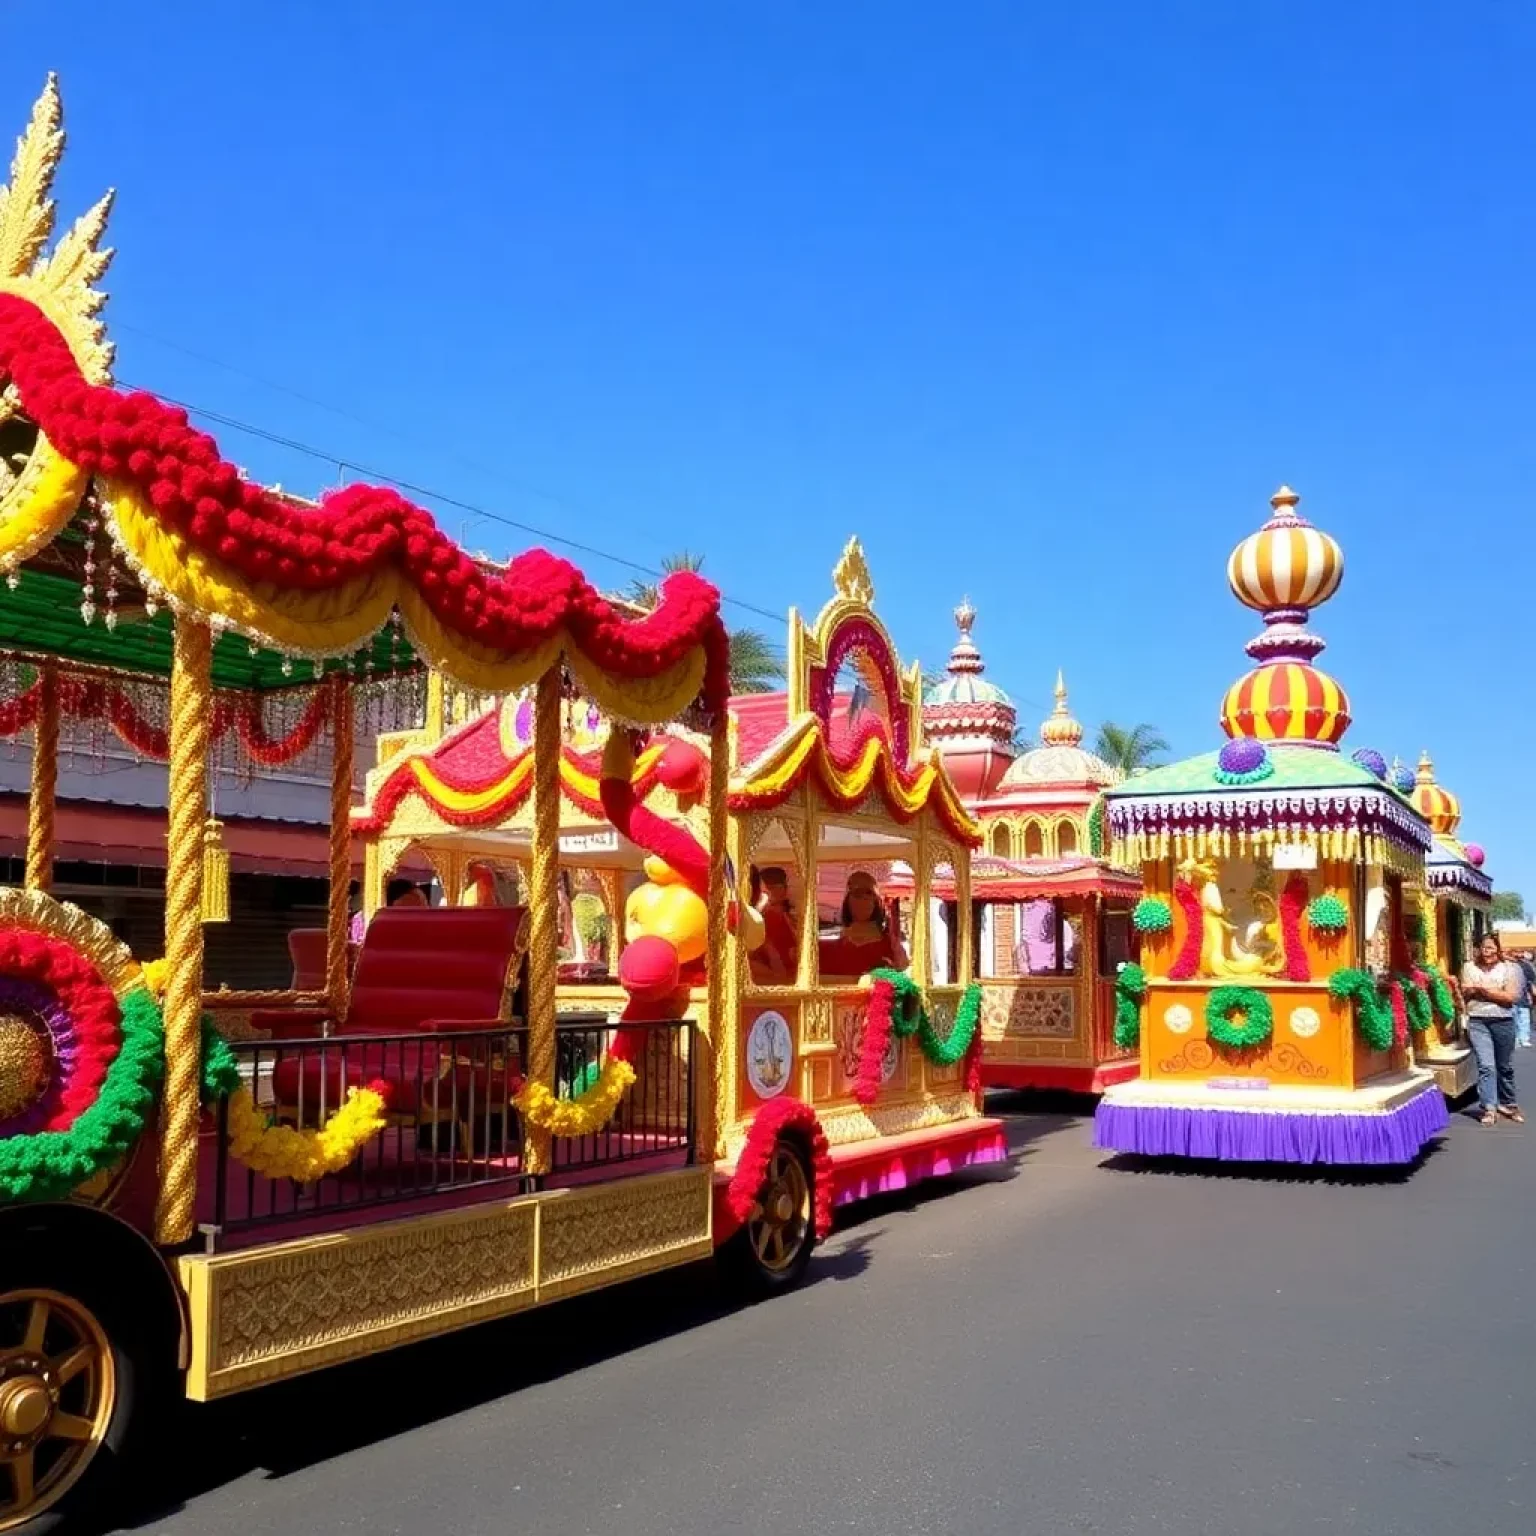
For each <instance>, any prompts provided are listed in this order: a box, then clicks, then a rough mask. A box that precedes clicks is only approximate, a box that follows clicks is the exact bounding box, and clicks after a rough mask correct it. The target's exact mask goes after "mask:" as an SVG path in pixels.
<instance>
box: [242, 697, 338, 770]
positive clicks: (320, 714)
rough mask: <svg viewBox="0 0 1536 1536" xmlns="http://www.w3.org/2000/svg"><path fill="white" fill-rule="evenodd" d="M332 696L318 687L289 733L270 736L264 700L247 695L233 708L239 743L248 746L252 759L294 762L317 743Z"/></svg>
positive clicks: (267, 763)
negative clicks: (263, 709) (262, 711)
mask: <svg viewBox="0 0 1536 1536" xmlns="http://www.w3.org/2000/svg"><path fill="white" fill-rule="evenodd" d="M330 702H331V701H330V697H329V695H328V694H327V692H326V690H325V689H324V688H317V689H315V691H314V695H313V696H312V697H311V699H310V701H309V703H308V704H307V705H306V706H305V708H304V712H303V714H301V715H300V716H299V718H298V720H297V722H296V723H295V724H294V727H293V729H292V730H291V731H289V732H288V734H287V735H286V736H275V737H274V736H268V735H267V728H266V725H265V724H264V723H263V721H262V718H261V701H260V700H259V699H257V698H255V697H254V696H251V695H247V696H246V697H245V698H244V699H243V700H242V701H241V703H240V705H239V706H238V707H237V708H236V709H235V711H234V719H235V731H236V733H237V734H238V735H239V737H240V745H241V746H242V747H244V748H245V750H246V753H247V755H248V756H249V757H250V759H251V761H252V762H255V763H260V764H262V766H263V767H267V768H276V767H278V766H279V765H281V764H283V763H291V762H292V761H293V760H294V758H296V757H300V756H302V755H303V754H304V753H305V752H307V751H308V750H309V749H310V747H311V746H313V745H314V740H315V737H317V736H318V735H319V734H320V728H321V727H322V726H323V725H324V724H325V720H326V715H327V714H328V712H329V709H328V706H329V705H330Z"/></svg>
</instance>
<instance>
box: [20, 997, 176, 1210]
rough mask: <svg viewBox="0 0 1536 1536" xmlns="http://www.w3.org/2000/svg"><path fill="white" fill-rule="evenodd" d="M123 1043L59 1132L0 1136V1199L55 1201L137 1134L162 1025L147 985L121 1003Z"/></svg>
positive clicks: (161, 1062) (161, 1047)
mask: <svg viewBox="0 0 1536 1536" xmlns="http://www.w3.org/2000/svg"><path fill="white" fill-rule="evenodd" d="M122 1010H123V1020H122V1031H123V1042H122V1045H121V1046H120V1047H119V1048H118V1052H117V1055H116V1056H114V1057H113V1058H112V1065H111V1066H110V1067H108V1068H107V1075H106V1077H105V1078H103V1080H102V1084H101V1092H100V1093H99V1094H97V1096H96V1100H95V1102H94V1103H93V1104H92V1105H91V1106H90V1108H89V1109H86V1110H83V1111H82V1112H81V1113H80V1114H79V1115H78V1116H77V1117H76V1119H75V1123H74V1124H73V1125H71V1126H70V1128H69V1129H68V1130H67V1131H38V1132H36V1133H34V1134H32V1135H29V1136H13V1137H11V1138H10V1139H9V1140H7V1141H0V1204H7V1203H10V1202H12V1201H20V1200H62V1199H63V1198H64V1197H65V1196H66V1195H68V1194H69V1193H70V1192H71V1191H72V1190H74V1189H77V1188H78V1187H79V1186H80V1185H81V1184H84V1183H85V1182H86V1180H87V1179H91V1178H94V1177H95V1176H96V1175H97V1174H98V1173H100V1172H101V1171H102V1169H104V1168H110V1167H111V1166H112V1164H113V1163H115V1162H117V1160H118V1159H119V1158H120V1157H123V1156H124V1155H125V1154H126V1153H127V1152H128V1151H129V1149H130V1148H131V1147H132V1146H133V1144H134V1142H135V1141H137V1140H138V1138H139V1136H140V1135H141V1134H142V1132H143V1130H144V1127H145V1125H146V1124H147V1123H148V1121H149V1118H150V1115H151V1113H152V1112H153V1110H154V1106H155V1090H156V1089H157V1088H158V1087H159V1086H160V1077H161V1074H162V1073H163V1072H164V1070H165V1025H164V1023H163V1021H162V1019H161V1017H160V1010H159V1008H158V1007H156V1005H155V1000H154V998H152V997H151V996H150V995H149V989H148V988H147V987H144V986H136V987H135V988H134V989H133V990H132V991H131V992H129V993H128V995H127V996H126V997H125V998H124V999H123V1000H122Z"/></svg>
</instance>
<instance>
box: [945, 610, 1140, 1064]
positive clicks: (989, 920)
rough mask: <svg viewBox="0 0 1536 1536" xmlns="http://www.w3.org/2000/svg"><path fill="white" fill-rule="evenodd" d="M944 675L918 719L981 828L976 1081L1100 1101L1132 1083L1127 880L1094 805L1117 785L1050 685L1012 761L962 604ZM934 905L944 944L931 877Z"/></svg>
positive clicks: (1131, 878)
mask: <svg viewBox="0 0 1536 1536" xmlns="http://www.w3.org/2000/svg"><path fill="white" fill-rule="evenodd" d="M955 623H956V624H957V626H958V627H959V630H960V634H959V638H958V639H957V641H956V643H955V646H954V649H953V650H952V651H951V652H950V657H949V663H948V666H947V668H946V675H945V677H944V678H943V679H941V680H940V681H939V682H937V683H935V684H934V686H933V687H931V688H930V689H929V690H928V692H927V695H926V697H925V702H924V707H923V718H924V724H925V726H926V728H927V731H928V735H929V739H930V740H932V741H934V742H935V743H937V745H938V748H939V751H940V754H941V755H942V757H943V759H944V764H945V767H946V768H948V769H949V771H950V774H951V777H953V778H954V780H955V783H956V785H957V787H959V788H960V790H961V792H962V794H963V795H964V796H965V800H966V804H967V806H968V807H969V809H970V811H971V814H972V815H973V816H975V817H976V819H977V821H978V822H980V824H981V830H982V847H983V849H984V852H982V853H981V854H979V855H977V856H976V857H974V858H973V859H972V860H971V875H970V883H971V900H972V903H973V905H974V909H975V910H974V916H973V933H974V938H975V955H974V964H975V972H976V977H977V980H978V981H979V983H980V985H981V991H982V1010H981V1020H982V1057H981V1075H982V1081H983V1083H984V1084H985V1085H986V1086H987V1087H992V1088H1059V1089H1066V1090H1068V1091H1073V1092H1092V1093H1098V1092H1101V1091H1102V1090H1103V1089H1105V1088H1107V1087H1108V1086H1109V1085H1110V1084H1111V1083H1115V1082H1123V1081H1125V1080H1126V1079H1127V1078H1130V1077H1134V1076H1135V1075H1136V1073H1137V1070H1138V1066H1137V1060H1136V1052H1135V1050H1134V1049H1133V1048H1130V1047H1127V1046H1124V1045H1122V1044H1120V1043H1118V1042H1117V1041H1116V1039H1115V1031H1114V1017H1115V995H1114V987H1115V977H1116V976H1117V975H1118V973H1119V967H1120V966H1121V965H1122V964H1124V963H1125V962H1126V961H1129V960H1132V959H1134V958H1135V953H1134V935H1133V933H1132V929H1131V911H1132V908H1133V907H1134V905H1135V903H1136V900H1137V898H1138V897H1139V896H1140V895H1141V879H1140V876H1139V874H1138V873H1137V872H1136V871H1135V870H1131V869H1117V868H1115V867H1114V866H1113V865H1112V864H1111V863H1110V861H1109V859H1108V858H1107V857H1106V848H1105V838H1104V805H1103V795H1104V792H1105V790H1106V789H1108V788H1109V787H1110V786H1112V785H1113V784H1115V783H1116V782H1118V780H1119V774H1118V773H1117V772H1116V771H1115V770H1114V769H1113V768H1111V767H1110V765H1109V764H1108V763H1106V762H1105V761H1104V760H1103V759H1102V758H1101V757H1098V756H1097V755H1096V754H1094V753H1093V752H1090V751H1088V750H1087V748H1085V747H1084V746H1083V727H1082V725H1081V724H1080V723H1079V722H1078V721H1077V720H1076V719H1074V718H1073V715H1072V712H1071V710H1070V709H1069V708H1068V706H1067V688H1066V682H1065V679H1064V678H1063V677H1062V675H1061V673H1060V672H1058V673H1057V676H1056V691H1055V706H1054V708H1053V709H1052V711H1051V714H1050V715H1049V716H1048V717H1047V719H1045V720H1044V721H1043V722H1042V723H1041V726H1040V732H1039V744H1038V745H1037V746H1034V747H1031V748H1029V749H1028V750H1027V751H1024V752H1016V748H1015V744H1014V740H1015V721H1016V712H1015V709H1014V705H1013V703H1012V701H1011V700H1010V699H1009V697H1008V695H1007V694H1006V693H1005V692H1004V691H1003V690H1002V689H1001V688H999V687H998V686H997V685H996V684H995V683H991V682H989V681H988V680H987V679H986V678H985V676H984V675H983V674H984V672H985V662H984V661H983V659H982V655H981V652H980V650H979V649H978V648H977V646H976V643H975V639H974V635H973V630H974V627H975V623H976V610H975V609H974V608H973V607H972V606H971V604H970V602H969V601H968V600H967V601H966V602H964V603H962V604H961V605H960V607H958V608H957V609H956V610H955ZM932 897H933V899H934V900H935V901H937V902H939V903H940V904H941V913H940V916H941V917H942V918H943V919H945V920H946V931H947V930H948V927H949V924H950V923H952V921H953V916H954V912H955V907H954V903H955V902H956V900H957V892H956V889H955V882H954V879H953V875H952V872H951V871H950V870H949V869H948V868H944V869H941V870H940V871H939V874H938V878H937V879H936V880H935V882H934V887H933V891H932Z"/></svg>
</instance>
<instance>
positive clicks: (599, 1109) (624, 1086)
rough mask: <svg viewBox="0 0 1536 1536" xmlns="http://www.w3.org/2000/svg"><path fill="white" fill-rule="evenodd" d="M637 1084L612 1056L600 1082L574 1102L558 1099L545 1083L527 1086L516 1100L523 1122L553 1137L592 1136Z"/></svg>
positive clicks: (626, 1065) (630, 1071)
mask: <svg viewBox="0 0 1536 1536" xmlns="http://www.w3.org/2000/svg"><path fill="white" fill-rule="evenodd" d="M634 1080H635V1069H634V1068H633V1067H632V1066H630V1064H629V1063H628V1062H627V1061H619V1060H617V1059H616V1058H614V1057H612V1056H610V1057H609V1058H608V1060H607V1061H606V1062H604V1064H603V1070H602V1071H601V1072H600V1073H599V1074H598V1077H597V1081H596V1082H595V1083H594V1084H593V1085H592V1086H591V1087H590V1088H588V1089H587V1091H586V1092H585V1093H581V1094H578V1095H576V1097H574V1098H569V1099H565V1098H558V1097H556V1095H555V1094H553V1093H551V1092H550V1090H549V1088H548V1087H547V1086H546V1085H545V1084H544V1083H533V1082H529V1083H524V1084H523V1086H522V1088H521V1089H520V1090H519V1091H518V1092H517V1093H516V1094H515V1095H514V1096H513V1099H512V1102H513V1103H514V1104H515V1105H517V1107H518V1110H519V1112H520V1113H521V1114H522V1117H523V1119H524V1120H526V1121H528V1122H529V1124H531V1125H536V1126H538V1127H539V1128H540V1129H541V1130H546V1131H548V1132H549V1133H550V1135H552V1136H563V1137H579V1136H591V1135H593V1134H594V1133H596V1132H597V1131H600V1130H602V1128H603V1127H604V1126H605V1125H607V1124H608V1122H609V1121H610V1120H611V1119H613V1117H614V1115H615V1113H616V1112H617V1111H618V1107H619V1101H620V1100H621V1099H622V1098H623V1097H624V1095H625V1093H627V1092H628V1090H629V1086H630V1084H631V1083H633V1082H634Z"/></svg>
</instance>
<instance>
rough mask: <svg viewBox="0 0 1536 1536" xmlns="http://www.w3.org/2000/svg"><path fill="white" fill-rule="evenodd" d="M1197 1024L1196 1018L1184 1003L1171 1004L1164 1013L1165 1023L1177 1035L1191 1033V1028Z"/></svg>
mask: <svg viewBox="0 0 1536 1536" xmlns="http://www.w3.org/2000/svg"><path fill="white" fill-rule="evenodd" d="M1194 1022H1195V1016H1194V1014H1193V1013H1191V1012H1190V1011H1189V1008H1188V1006H1187V1005H1186V1004H1184V1003H1170V1004H1169V1005H1168V1007H1167V1009H1166V1010H1164V1013H1163V1023H1164V1024H1166V1025H1167V1026H1168V1028H1169V1029H1171V1030H1172V1031H1173V1032H1174V1034H1176V1035H1184V1034H1188V1033H1189V1026H1190V1025H1191V1024H1193V1023H1194Z"/></svg>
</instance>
